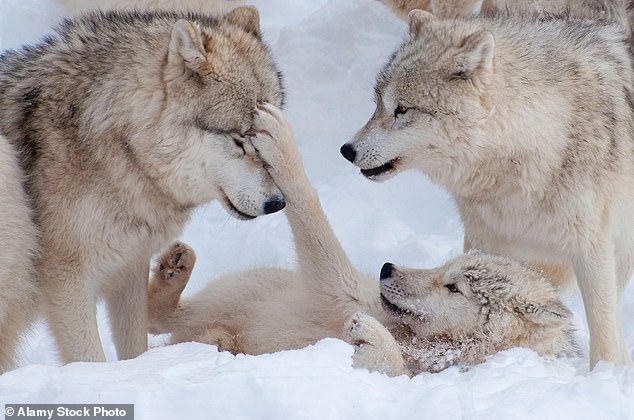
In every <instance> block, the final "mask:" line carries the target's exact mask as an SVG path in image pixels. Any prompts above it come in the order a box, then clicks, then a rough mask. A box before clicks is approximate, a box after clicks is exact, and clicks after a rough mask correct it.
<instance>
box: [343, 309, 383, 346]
mask: <svg viewBox="0 0 634 420" xmlns="http://www.w3.org/2000/svg"><path fill="white" fill-rule="evenodd" d="M386 334H387V335H391V334H390V332H389V331H388V330H387V329H386V328H385V327H384V326H383V325H381V323H380V322H379V321H377V320H376V319H374V318H372V317H371V316H370V315H367V314H364V313H362V312H357V313H355V314H354V315H352V316H351V317H350V318H349V319H348V321H347V322H346V341H347V342H348V343H350V344H352V345H354V346H355V351H357V350H360V349H362V348H367V347H368V346H369V347H377V346H380V345H381V344H382V343H383V341H384V340H383V338H384V337H385V336H386Z"/></svg>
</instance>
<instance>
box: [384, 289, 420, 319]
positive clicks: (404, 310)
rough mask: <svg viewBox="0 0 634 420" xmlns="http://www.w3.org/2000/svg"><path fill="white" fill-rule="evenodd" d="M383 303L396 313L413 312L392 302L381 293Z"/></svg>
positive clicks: (408, 313) (405, 313)
mask: <svg viewBox="0 0 634 420" xmlns="http://www.w3.org/2000/svg"><path fill="white" fill-rule="evenodd" d="M381 303H382V304H383V307H384V308H385V309H386V310H387V311H388V312H391V313H392V314H394V315H411V314H412V313H411V312H410V311H408V310H406V309H403V308H401V307H400V306H397V305H395V304H393V303H392V302H390V301H389V300H388V299H387V298H386V297H385V296H384V295H383V293H381Z"/></svg>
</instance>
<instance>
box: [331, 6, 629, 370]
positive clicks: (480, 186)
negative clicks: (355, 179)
mask: <svg viewBox="0 0 634 420" xmlns="http://www.w3.org/2000/svg"><path fill="white" fill-rule="evenodd" d="M628 42H629V41H628V34H627V33H626V32H625V31H624V29H623V28H622V26H620V25H618V24H608V23H605V22H603V23H601V22H597V21H588V20H574V19H554V20H546V21H540V20H536V19H534V20H530V19H515V18H512V17H504V18H486V19H485V18H478V19H467V20H440V19H437V18H434V17H433V16H432V15H431V14H429V13H427V12H424V11H414V12H412V13H411V22H410V36H409V39H408V40H407V41H406V42H405V43H404V44H403V45H402V47H401V48H400V49H399V50H398V52H397V53H396V54H395V55H394V56H393V58H392V59H391V61H390V62H389V63H388V64H387V65H386V66H385V68H384V70H383V71H382V72H381V74H380V76H379V77H378V82H377V86H376V103H377V109H376V111H375V113H374V115H373V116H372V117H371V119H370V120H369V121H368V123H367V124H366V125H365V127H363V128H362V129H361V130H360V131H359V133H358V134H357V135H356V136H355V138H354V139H353V140H352V141H351V142H350V143H348V144H346V145H344V146H343V147H342V153H344V155H345V156H346V158H347V159H349V160H350V161H352V162H354V164H355V165H357V166H359V167H360V168H361V171H362V173H363V174H364V175H365V176H367V177H368V178H370V179H373V180H377V181H379V180H384V179H387V178H389V177H390V176H393V175H394V174H396V173H398V172H400V171H403V170H406V169H409V168H417V169H419V170H422V171H423V172H424V173H425V174H427V175H428V176H429V177H430V178H431V179H432V181H434V182H436V183H438V184H440V185H442V186H444V187H445V188H446V189H447V190H448V191H450V192H451V193H452V195H453V197H454V199H455V200H456V203H457V205H458V208H459V211H460V213H461V218H462V221H463V223H464V226H465V249H471V248H474V249H481V250H483V251H484V252H490V253H495V254H502V255H508V256H510V257H512V258H521V259H530V260H538V261H544V262H547V263H552V264H571V265H572V267H573V268H574V271H575V274H576V276H577V279H578V284H579V287H580V289H581V293H582V296H583V300H584V304H585V308H586V315H587V318H588V324H589V329H590V364H591V366H594V364H596V362H597V361H598V360H606V361H610V362H615V363H627V362H629V355H628V352H627V348H626V346H625V343H624V340H623V334H622V328H621V320H620V300H621V294H622V291H623V289H624V287H625V285H626V284H627V281H628V279H629V277H630V275H631V273H632V267H633V263H634V225H633V224H632V223H630V218H631V214H632V213H633V212H634V192H633V191H632V188H631V184H632V179H634V159H632V156H633V154H634V113H633V97H632V83H633V81H634V80H633V78H632V60H631V54H630V51H629V45H628Z"/></svg>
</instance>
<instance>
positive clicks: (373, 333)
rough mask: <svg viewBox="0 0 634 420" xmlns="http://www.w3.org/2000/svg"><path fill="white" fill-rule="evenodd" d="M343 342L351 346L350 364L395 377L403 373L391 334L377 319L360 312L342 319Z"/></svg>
mask: <svg viewBox="0 0 634 420" xmlns="http://www.w3.org/2000/svg"><path fill="white" fill-rule="evenodd" d="M345 338H346V341H347V342H348V343H350V344H352V345H353V346H354V355H353V356H352V365H353V366H354V367H356V368H362V369H368V370H371V371H377V372H381V373H385V374H387V375H390V376H397V375H402V374H404V373H407V371H406V368H405V363H404V361H403V357H402V356H401V351H400V349H399V347H398V344H396V341H395V340H394V337H393V336H392V334H391V333H390V332H389V331H388V330H387V328H385V327H384V326H383V325H382V324H381V323H380V322H379V321H377V320H376V319H374V318H372V317H371V316H369V315H366V314H364V313H361V312H357V313H355V314H354V315H352V316H351V317H350V318H349V319H348V321H347V322H346V331H345Z"/></svg>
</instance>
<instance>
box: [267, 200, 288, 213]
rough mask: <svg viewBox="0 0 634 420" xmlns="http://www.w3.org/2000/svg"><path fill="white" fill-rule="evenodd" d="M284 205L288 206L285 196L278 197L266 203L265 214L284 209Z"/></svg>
mask: <svg viewBox="0 0 634 420" xmlns="http://www.w3.org/2000/svg"><path fill="white" fill-rule="evenodd" d="M284 207H286V201H284V197H277V198H275V199H273V200H269V201H267V202H266V203H264V214H271V213H275V212H277V211H280V210H282V209H283V208H284Z"/></svg>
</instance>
